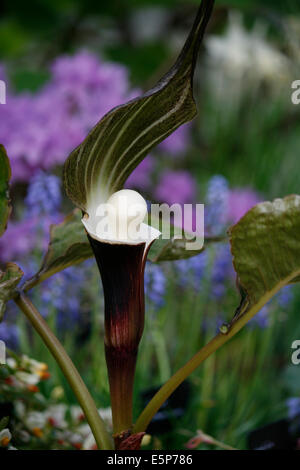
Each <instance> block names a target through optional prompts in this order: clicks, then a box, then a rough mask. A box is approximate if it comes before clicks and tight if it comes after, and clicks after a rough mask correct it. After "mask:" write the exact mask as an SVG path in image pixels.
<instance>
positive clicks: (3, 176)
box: [0, 145, 11, 237]
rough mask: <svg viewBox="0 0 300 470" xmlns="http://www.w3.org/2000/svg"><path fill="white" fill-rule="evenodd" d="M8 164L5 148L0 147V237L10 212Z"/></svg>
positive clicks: (9, 172) (9, 174)
mask: <svg viewBox="0 0 300 470" xmlns="http://www.w3.org/2000/svg"><path fill="white" fill-rule="evenodd" d="M10 177H11V171H10V164H9V159H8V156H7V155H6V151H5V148H4V147H3V145H0V237H1V235H2V234H3V232H5V229H6V225H7V220H8V218H9V215H10V212H11V206H10V199H9V186H8V185H9V180H10Z"/></svg>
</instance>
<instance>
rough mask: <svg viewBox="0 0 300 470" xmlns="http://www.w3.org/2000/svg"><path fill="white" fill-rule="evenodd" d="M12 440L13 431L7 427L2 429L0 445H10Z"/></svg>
mask: <svg viewBox="0 0 300 470" xmlns="http://www.w3.org/2000/svg"><path fill="white" fill-rule="evenodd" d="M10 441H11V433H10V431H9V430H8V429H7V428H5V429H3V430H2V431H0V447H8V444H9V443H10Z"/></svg>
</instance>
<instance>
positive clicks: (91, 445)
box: [82, 433, 96, 450]
mask: <svg viewBox="0 0 300 470" xmlns="http://www.w3.org/2000/svg"><path fill="white" fill-rule="evenodd" d="M95 448H96V441H95V438H94V436H93V434H92V433H90V434H89V435H88V437H87V438H86V439H85V440H84V442H83V446H82V449H83V450H95Z"/></svg>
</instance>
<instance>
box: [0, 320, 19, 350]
mask: <svg viewBox="0 0 300 470" xmlns="http://www.w3.org/2000/svg"><path fill="white" fill-rule="evenodd" d="M0 340H1V341H4V343H5V345H6V347H7V348H10V349H16V348H17V347H18V343H19V327H18V326H17V325H14V324H12V323H7V322H2V323H0Z"/></svg>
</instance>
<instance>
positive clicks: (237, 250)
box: [229, 195, 300, 321]
mask: <svg viewBox="0 0 300 470" xmlns="http://www.w3.org/2000/svg"><path fill="white" fill-rule="evenodd" d="M229 235H230V243H231V251H232V255H233V264H234V268H235V270H236V272H237V276H238V284H239V286H240V290H241V295H242V301H241V304H240V306H239V308H238V309H237V312H236V315H235V317H234V321H235V320H236V319H237V318H238V317H240V316H241V315H244V314H245V313H246V312H249V311H251V310H253V314H255V313H256V312H257V311H259V310H260V308H261V307H262V306H263V305H265V303H267V302H268V300H270V299H271V298H272V297H273V296H274V295H275V294H276V293H277V292H278V291H279V290H280V289H281V288H282V287H284V286H286V285H287V284H289V283H291V282H296V281H298V280H299V276H300V243H299V239H300V196H296V195H293V196H288V197H286V198H284V199H276V200H275V201H273V202H263V203H261V204H258V205H257V206H255V207H254V208H253V209H251V210H250V211H249V212H248V213H247V214H246V215H245V216H244V217H243V218H242V219H241V220H240V221H239V222H238V223H237V224H236V225H235V226H233V227H232V228H231V229H230V231H229ZM250 316H251V315H250Z"/></svg>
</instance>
